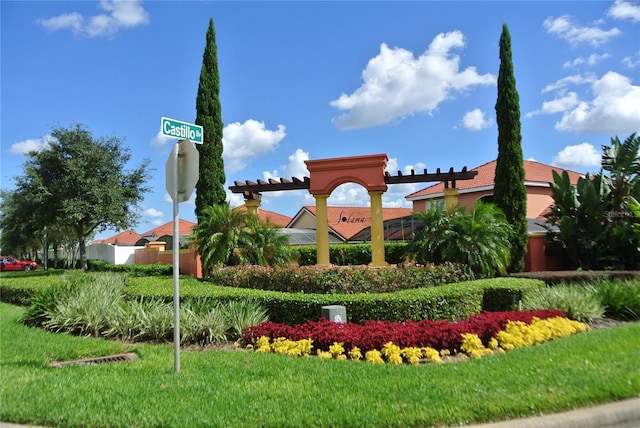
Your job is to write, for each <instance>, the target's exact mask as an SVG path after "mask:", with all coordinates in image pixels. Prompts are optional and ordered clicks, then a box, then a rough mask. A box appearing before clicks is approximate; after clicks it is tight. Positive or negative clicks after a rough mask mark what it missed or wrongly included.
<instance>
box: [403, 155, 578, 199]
mask: <svg viewBox="0 0 640 428" xmlns="http://www.w3.org/2000/svg"><path fill="white" fill-rule="evenodd" d="M496 162H497V161H495V160H493V161H491V162H487V163H485V164H482V165H480V166H478V167H476V168H473V169H472V171H478V175H476V176H475V178H474V179H473V180H461V181H457V182H456V187H457V188H458V189H459V190H466V189H475V188H481V187H493V179H494V178H495V172H496ZM523 164H524V179H525V181H528V182H536V183H548V182H550V181H553V175H552V172H551V171H553V170H555V171H557V172H560V171H564V170H565V169H563V168H560V167H555V166H551V165H546V164H543V163H540V162H536V161H529V160H526V161H524V162H523ZM566 171H567V172H568V173H569V179H570V180H571V183H572V184H577V183H578V178H579V177H580V176H581V175H582V174H580V173H578V172H575V171H570V170H566ZM443 191H444V183H437V184H433V185H431V186H429V187H426V188H424V189H422V190H418V191H417V192H414V193H411V194H410V195H407V196H406V198H407V199H411V200H413V199H424V197H426V198H428V197H429V196H431V195H434V194H438V193H442V192H443Z"/></svg>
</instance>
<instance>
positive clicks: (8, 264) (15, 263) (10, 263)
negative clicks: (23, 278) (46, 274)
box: [0, 256, 38, 271]
mask: <svg viewBox="0 0 640 428" xmlns="http://www.w3.org/2000/svg"><path fill="white" fill-rule="evenodd" d="M37 267H38V265H37V264H36V262H32V261H31V260H18V259H16V258H15V257H8V256H0V271H5V270H27V271H28V270H32V269H35V268H37Z"/></svg>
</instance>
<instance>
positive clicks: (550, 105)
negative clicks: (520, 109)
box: [525, 92, 580, 117]
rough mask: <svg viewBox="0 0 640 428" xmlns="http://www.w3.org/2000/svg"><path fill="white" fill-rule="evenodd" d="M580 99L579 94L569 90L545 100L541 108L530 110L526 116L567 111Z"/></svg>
mask: <svg viewBox="0 0 640 428" xmlns="http://www.w3.org/2000/svg"><path fill="white" fill-rule="evenodd" d="M579 102H580V101H579V100H578V94H576V93H575V92H569V93H568V94H566V95H564V96H561V97H560V98H556V99H555V100H551V101H545V102H543V103H542V108H541V109H540V110H535V111H532V112H529V113H527V114H526V115H525V117H533V116H537V115H539V114H554V113H560V112H563V111H567V110H569V109H571V108H573V107H575V106H576V105H577V104H578V103H579Z"/></svg>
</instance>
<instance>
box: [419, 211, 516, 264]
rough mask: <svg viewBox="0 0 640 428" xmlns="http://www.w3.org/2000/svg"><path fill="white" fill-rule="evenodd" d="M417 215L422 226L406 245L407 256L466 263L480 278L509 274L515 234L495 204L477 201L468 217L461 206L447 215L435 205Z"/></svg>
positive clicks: (423, 259)
mask: <svg viewBox="0 0 640 428" xmlns="http://www.w3.org/2000/svg"><path fill="white" fill-rule="evenodd" d="M416 216H417V217H418V219H419V220H420V221H421V223H422V224H423V226H422V227H421V228H420V229H418V231H417V232H416V235H415V237H414V239H413V241H412V242H411V243H409V245H408V246H407V255H408V256H409V257H410V258H412V259H414V260H415V261H416V262H418V263H436V264H439V263H444V262H452V263H460V264H465V265H467V266H469V267H470V268H471V270H472V271H473V272H474V273H475V274H476V276H478V277H492V276H500V275H505V274H506V272H507V268H508V267H509V262H510V257H511V246H510V243H509V238H510V237H511V236H512V234H513V231H512V229H511V227H510V225H509V223H508V222H507V221H506V219H505V217H504V214H503V213H502V212H501V211H500V210H499V209H498V208H496V206H495V205H493V204H485V203H483V202H481V201H478V203H476V205H475V206H474V208H473V210H472V211H471V213H469V214H467V212H466V211H465V210H464V208H461V207H460V208H458V209H455V210H453V211H451V212H447V211H446V210H445V209H444V207H443V206H442V204H434V205H432V206H431V207H429V210H428V211H427V212H425V213H416Z"/></svg>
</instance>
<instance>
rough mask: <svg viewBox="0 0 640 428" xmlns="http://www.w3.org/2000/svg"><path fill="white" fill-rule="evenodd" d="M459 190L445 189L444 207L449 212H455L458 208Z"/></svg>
mask: <svg viewBox="0 0 640 428" xmlns="http://www.w3.org/2000/svg"><path fill="white" fill-rule="evenodd" d="M459 194H460V192H459V191H458V189H455V188H454V189H451V188H448V189H444V207H445V208H446V210H447V211H453V210H454V209H456V208H457V207H458V195H459Z"/></svg>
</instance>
